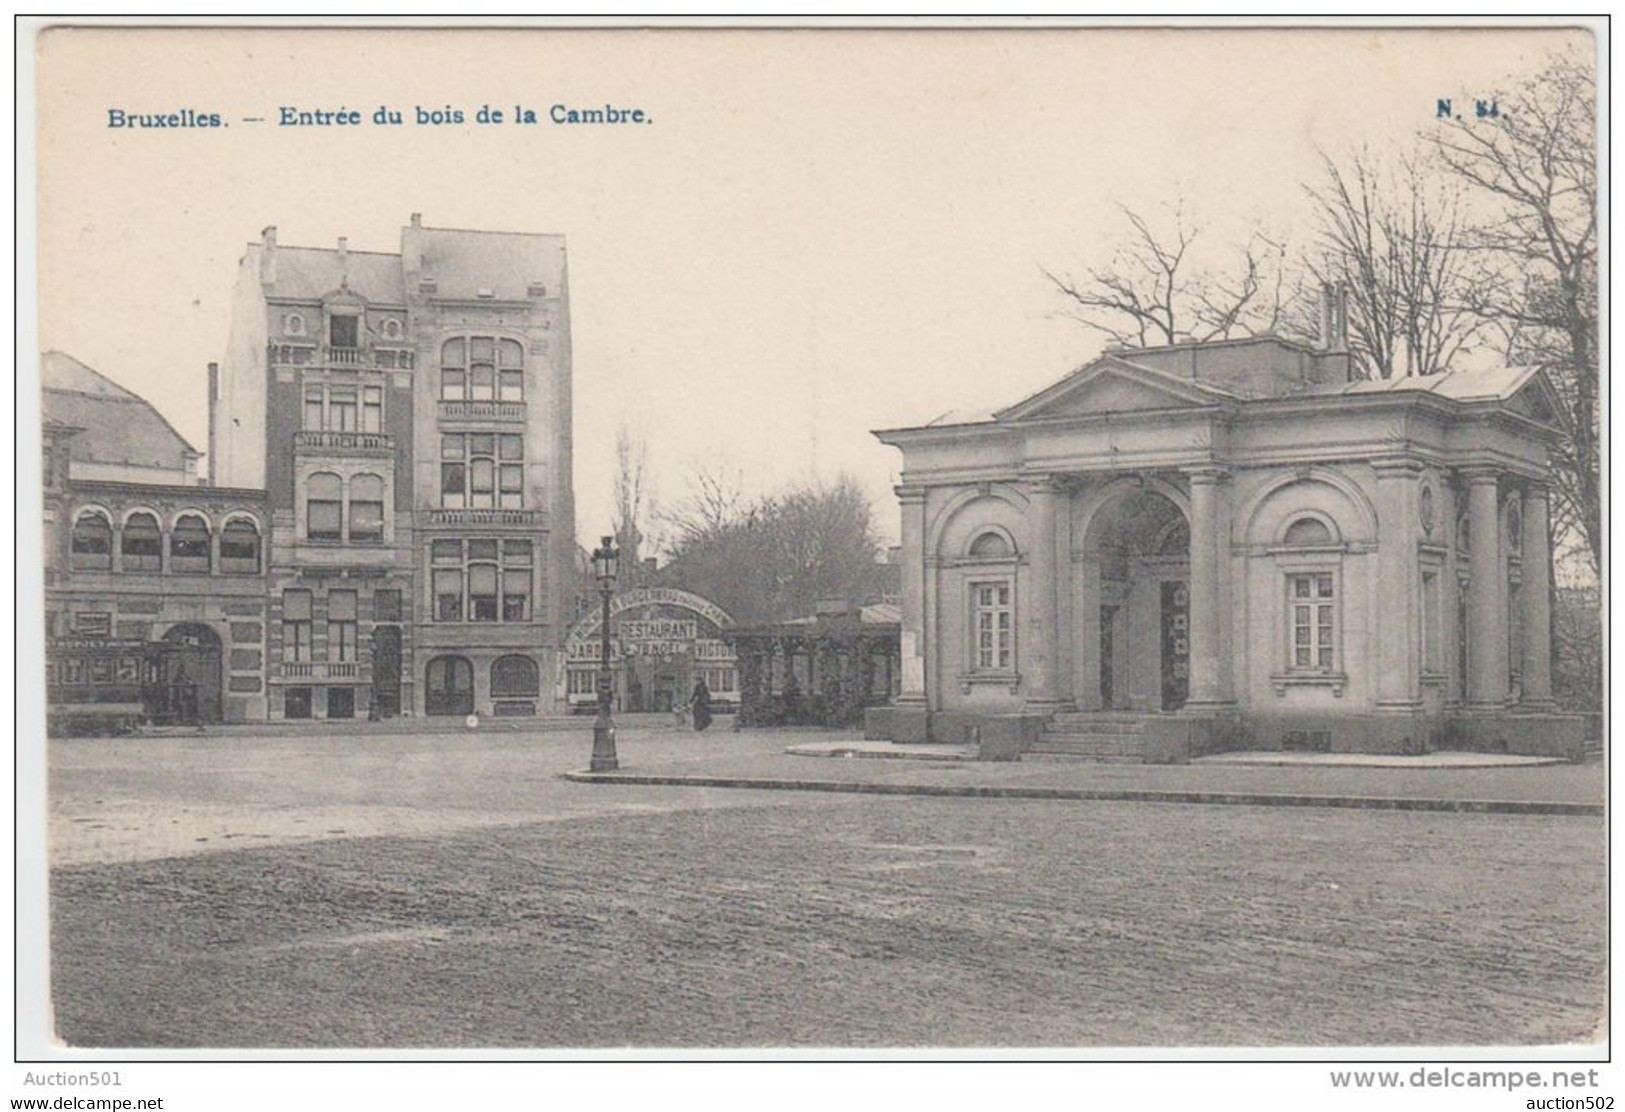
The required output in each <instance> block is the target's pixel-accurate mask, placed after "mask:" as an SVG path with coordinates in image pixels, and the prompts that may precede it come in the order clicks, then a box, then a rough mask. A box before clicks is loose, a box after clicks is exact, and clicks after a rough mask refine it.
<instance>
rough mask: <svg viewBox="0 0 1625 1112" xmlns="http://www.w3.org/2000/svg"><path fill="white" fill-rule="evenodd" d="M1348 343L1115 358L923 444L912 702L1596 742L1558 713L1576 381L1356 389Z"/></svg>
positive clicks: (1008, 732) (904, 486) (1178, 722)
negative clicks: (1562, 436)
mask: <svg viewBox="0 0 1625 1112" xmlns="http://www.w3.org/2000/svg"><path fill="white" fill-rule="evenodd" d="M1341 347H1342V346H1341V345H1340V344H1337V343H1336V342H1335V341H1334V342H1333V343H1329V344H1327V345H1326V346H1325V347H1324V348H1321V349H1316V348H1311V347H1308V346H1304V345H1300V344H1297V343H1293V342H1289V341H1285V340H1281V339H1276V338H1269V337H1265V338H1258V339H1249V340H1244V341H1233V342H1232V341H1226V342H1211V343H1201V344H1195V343H1193V344H1179V345H1175V346H1171V347H1164V348H1154V349H1135V350H1132V351H1115V352H1111V353H1108V354H1106V355H1103V356H1102V357H1100V358H1098V359H1096V360H1095V361H1093V362H1091V363H1089V364H1087V365H1086V366H1083V367H1081V368H1079V369H1078V370H1077V371H1076V372H1074V373H1073V374H1071V375H1069V376H1067V377H1066V378H1065V379H1063V380H1062V381H1060V382H1058V383H1056V384H1055V385H1053V386H1051V387H1049V388H1048V389H1045V390H1042V391H1040V392H1039V393H1037V394H1035V395H1033V396H1031V397H1028V398H1026V399H1024V400H1022V401H1020V402H1017V403H1016V404H1015V405H1012V406H1010V407H1008V408H1006V409H1003V410H1000V411H998V412H997V413H994V414H991V415H988V416H984V417H979V418H975V419H964V418H959V417H956V416H954V415H952V414H950V415H945V416H944V417H942V418H939V419H938V420H937V421H934V422H932V423H931V424H928V425H925V426H922V427H917V428H902V429H890V430H884V431H881V432H878V433H876V435H877V436H878V437H879V439H880V440H881V441H882V442H884V443H886V444H889V445H892V446H894V447H896V448H898V449H900V450H901V452H902V455H903V469H902V480H901V485H899V486H898V488H897V494H898V498H899V500H900V502H901V504H902V560H903V586H902V599H903V628H902V667H903V684H902V693H901V695H900V696H899V697H898V698H897V699H896V700H895V701H894V703H893V705H892V706H891V707H889V708H886V710H885V711H884V712H882V713H880V714H878V715H876V716H874V717H873V718H872V720H871V722H870V730H871V734H877V735H883V736H890V737H892V738H894V739H896V740H924V739H927V738H930V739H932V740H942V741H963V740H967V739H969V740H980V742H981V743H982V747H983V751H984V755H989V756H996V757H1005V758H1008V757H1012V756H1015V755H1017V754H1019V752H1021V751H1024V750H1028V749H1033V748H1037V749H1040V750H1043V749H1050V750H1060V751H1067V750H1070V751H1073V752H1076V753H1080V754H1085V755H1090V754H1092V755H1101V756H1115V757H1117V758H1119V759H1147V760H1180V759H1184V758H1186V757H1188V756H1190V755H1191V754H1193V753H1199V752H1203V751H1211V750H1214V749H1224V748H1239V747H1247V748H1255V749H1257V748H1263V749H1275V748H1301V749H1322V750H1324V749H1331V750H1348V751H1385V752H1418V751H1422V750H1425V749H1428V748H1446V747H1448V748H1462V747H1480V748H1493V749H1502V748H1504V749H1507V750H1511V751H1539V752H1564V753H1569V752H1573V751H1575V749H1576V747H1577V746H1578V744H1579V737H1578V722H1577V720H1575V719H1571V718H1567V717H1565V716H1561V715H1557V714H1555V713H1553V711H1554V705H1553V702H1552V696H1551V691H1552V685H1551V659H1550V643H1551V638H1550V597H1551V587H1550V561H1551V542H1550V529H1549V516H1550V515H1549V508H1548V506H1549V501H1548V499H1549V496H1548V488H1547V476H1548V452H1549V450H1550V447H1551V445H1552V443H1553V440H1554V438H1555V437H1556V436H1557V435H1558V434H1559V428H1558V424H1557V422H1558V420H1559V418H1558V416H1557V415H1558V413H1559V409H1558V407H1557V405H1556V404H1555V398H1554V396H1553V394H1552V390H1551V386H1550V384H1549V383H1548V382H1547V380H1546V378H1545V377H1544V375H1543V374H1542V373H1541V372H1539V371H1538V370H1534V369H1511V368H1509V369H1500V370H1490V371H1484V372H1473V373H1467V372H1456V373H1451V374H1445V375H1438V376H1432V377H1426V378H1403V379H1394V380H1387V381H1366V380H1361V379H1353V378H1351V375H1350V360H1349V356H1348V355H1347V353H1346V351H1345V350H1341Z"/></svg>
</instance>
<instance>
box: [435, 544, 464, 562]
mask: <svg viewBox="0 0 1625 1112" xmlns="http://www.w3.org/2000/svg"><path fill="white" fill-rule="evenodd" d="M429 558H430V559H432V560H433V561H434V562H435V563H437V564H448V563H449V564H460V563H462V562H463V542H462V541H451V540H440V541H435V542H434V543H433V544H432V545H430V546H429Z"/></svg>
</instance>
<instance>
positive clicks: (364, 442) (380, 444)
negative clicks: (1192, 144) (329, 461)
mask: <svg viewBox="0 0 1625 1112" xmlns="http://www.w3.org/2000/svg"><path fill="white" fill-rule="evenodd" d="M293 450H294V453H295V454H296V455H336V456H391V455H394V454H395V438H394V437H393V436H390V435H389V434H388V433H382V432H335V431H332V430H329V429H305V430H302V431H300V432H296V433H294V434H293Z"/></svg>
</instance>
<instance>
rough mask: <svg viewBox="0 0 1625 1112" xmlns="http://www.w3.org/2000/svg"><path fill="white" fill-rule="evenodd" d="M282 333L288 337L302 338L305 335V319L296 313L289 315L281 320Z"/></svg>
mask: <svg viewBox="0 0 1625 1112" xmlns="http://www.w3.org/2000/svg"><path fill="white" fill-rule="evenodd" d="M282 331H284V332H286V333H287V334H288V335H290V336H303V335H304V334H305V318H304V317H302V316H300V315H299V314H298V313H289V314H288V315H287V316H285V317H283V318H282Z"/></svg>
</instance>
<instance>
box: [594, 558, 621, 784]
mask: <svg viewBox="0 0 1625 1112" xmlns="http://www.w3.org/2000/svg"><path fill="white" fill-rule="evenodd" d="M620 558H621V550H620V549H618V548H616V547H615V538H614V537H605V538H603V543H601V544H600V545H599V546H598V548H597V549H596V550H595V551H594V552H593V554H592V567H593V573H594V574H595V575H597V576H598V592H599V594H600V595H602V596H603V599H604V620H603V623H602V625H601V627H600V629H599V633H600V634H601V635H602V641H601V642H600V647H601V653H600V655H599V659H598V717H597V718H596V719H594V720H593V724H592V770H593V771H594V772H614V771H615V770H616V769H618V768H620V767H621V765H620V762H619V761H617V760H616V759H615V720H614V719H613V718H611V717H610V713H609V703H610V687H611V684H612V681H611V678H610V671H609V596H610V595H611V594H612V593H613V592H614V590H615V568H616V564H617V563H618V562H619V561H620Z"/></svg>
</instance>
